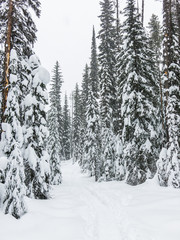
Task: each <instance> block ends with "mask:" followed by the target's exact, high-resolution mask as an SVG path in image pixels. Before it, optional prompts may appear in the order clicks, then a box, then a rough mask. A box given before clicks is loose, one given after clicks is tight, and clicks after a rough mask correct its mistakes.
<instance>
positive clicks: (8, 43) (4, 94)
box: [2, 0, 13, 122]
mask: <svg viewBox="0 0 180 240" xmlns="http://www.w3.org/2000/svg"><path fill="white" fill-rule="evenodd" d="M12 13H13V0H9V9H8V21H7V33H6V42H5V60H4V78H3V92H2V98H3V99H2V122H5V114H4V112H5V110H6V104H7V96H8V85H9V63H10V51H11V35H12Z"/></svg>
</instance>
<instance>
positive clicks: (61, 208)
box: [0, 161, 180, 240]
mask: <svg viewBox="0 0 180 240" xmlns="http://www.w3.org/2000/svg"><path fill="white" fill-rule="evenodd" d="M62 173H63V183H62V184H61V185H60V186H56V187H53V190H52V199H50V200H44V201H43V200H32V199H28V198H26V201H27V205H28V209H29V211H28V213H27V214H26V215H24V216H23V217H22V218H21V219H20V220H16V219H14V218H13V217H11V216H9V215H4V214H3V213H2V212H1V213H0V239H2V240H12V239H13V240H179V236H180V205H179V199H180V193H179V190H175V189H171V188H161V187H159V186H158V185H156V184H155V182H153V181H149V182H147V183H145V184H143V185H140V186H136V187H132V186H129V185H127V184H125V183H121V182H101V183H95V182H94V178H89V177H88V176H87V175H86V174H82V173H81V171H80V168H79V166H78V164H72V162H71V161H67V162H63V163H62Z"/></svg>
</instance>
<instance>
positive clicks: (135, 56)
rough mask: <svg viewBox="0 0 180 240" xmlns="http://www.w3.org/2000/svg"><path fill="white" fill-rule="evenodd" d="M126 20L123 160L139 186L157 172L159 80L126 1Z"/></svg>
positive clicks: (122, 77) (131, 5)
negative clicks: (156, 77)
mask: <svg viewBox="0 0 180 240" xmlns="http://www.w3.org/2000/svg"><path fill="white" fill-rule="evenodd" d="M124 11H125V17H126V20H125V22H124V24H123V25H124V29H123V32H124V39H123V40H124V43H125V44H124V48H123V50H122V52H121V57H120V59H121V60H120V62H119V67H120V68H119V73H120V75H119V78H120V80H119V82H120V86H119V88H120V92H121V94H122V95H121V96H122V98H121V99H122V105H121V114H122V118H123V131H122V139H123V161H124V163H125V167H126V182H127V183H128V184H131V185H136V184H140V183H142V182H144V181H145V180H146V179H147V178H148V177H149V174H150V176H151V175H152V176H153V175H154V174H155V172H156V160H157V156H158V149H157V147H156V146H157V143H158V142H157V139H158V137H159V135H158V132H157V130H156V128H157V122H158V119H157V115H158V111H159V105H158V101H157V96H158V95H159V92H158V83H157V81H156V79H155V73H156V72H157V70H156V66H155V61H154V59H153V53H152V52H151V50H150V49H149V48H148V41H147V38H146V36H145V33H144V29H143V27H142V23H141V22H140V19H139V14H138V13H137V12H138V11H137V9H136V8H135V1H134V0H129V1H127V7H126V8H125V10H124Z"/></svg>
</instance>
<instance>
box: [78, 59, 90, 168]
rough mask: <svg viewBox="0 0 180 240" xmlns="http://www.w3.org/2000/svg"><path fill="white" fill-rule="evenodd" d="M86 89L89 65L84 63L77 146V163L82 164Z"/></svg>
mask: <svg viewBox="0 0 180 240" xmlns="http://www.w3.org/2000/svg"><path fill="white" fill-rule="evenodd" d="M88 91H89V66H88V65H87V64H86V66H85V68H84V73H83V79H82V85H81V95H80V101H81V103H80V104H81V106H80V111H81V113H80V116H81V126H80V132H81V134H80V147H79V165H80V166H82V165H83V162H84V157H85V150H84V144H85V132H86V128H87V122H86V110H87V102H88V94H89V93H88Z"/></svg>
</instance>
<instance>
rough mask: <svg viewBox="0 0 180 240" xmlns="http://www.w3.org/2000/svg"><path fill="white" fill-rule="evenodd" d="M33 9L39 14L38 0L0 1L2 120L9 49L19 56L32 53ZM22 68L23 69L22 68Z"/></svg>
mask: <svg viewBox="0 0 180 240" xmlns="http://www.w3.org/2000/svg"><path fill="white" fill-rule="evenodd" d="M30 8H31V9H33V11H34V13H35V14H36V16H38V17H39V16H40V2H39V1H38V0H32V1H29V0H25V1H23V2H20V1H13V0H1V1H0V13H1V14H0V29H1V36H0V37H1V38H0V43H1V44H3V45H4V52H3V55H2V58H3V59H2V61H3V66H2V68H3V78H2V79H1V81H2V85H3V93H2V98H3V101H2V121H3V122H4V121H5V116H4V111H5V108H6V101H7V94H8V88H7V86H8V84H9V62H10V51H11V49H12V48H13V49H15V50H16V52H17V54H18V56H19V57H23V58H24V59H25V58H26V60H27V58H28V57H29V56H30V55H31V54H32V45H33V44H34V42H35V41H36V31H37V29H36V25H35V23H34V21H33V19H32V17H31V13H30V11H29V9H30ZM22 70H23V69H22Z"/></svg>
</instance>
